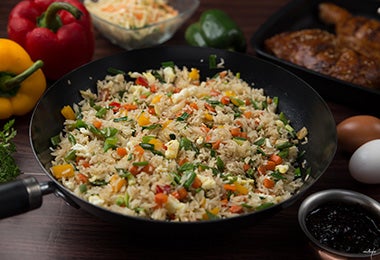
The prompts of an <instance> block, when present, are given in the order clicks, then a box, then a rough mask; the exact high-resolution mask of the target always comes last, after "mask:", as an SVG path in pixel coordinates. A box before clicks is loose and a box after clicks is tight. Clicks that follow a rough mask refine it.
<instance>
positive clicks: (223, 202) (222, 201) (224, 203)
mask: <svg viewBox="0 0 380 260" xmlns="http://www.w3.org/2000/svg"><path fill="white" fill-rule="evenodd" d="M227 203H228V200H227V199H226V198H224V199H222V200H220V204H222V205H224V206H225V205H227Z"/></svg>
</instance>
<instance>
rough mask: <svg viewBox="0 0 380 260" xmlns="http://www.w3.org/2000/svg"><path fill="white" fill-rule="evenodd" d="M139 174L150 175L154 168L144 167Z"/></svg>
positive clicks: (149, 165)
mask: <svg viewBox="0 0 380 260" xmlns="http://www.w3.org/2000/svg"><path fill="white" fill-rule="evenodd" d="M141 172H145V173H147V174H152V173H153V172H154V167H153V165H151V164H148V165H145V166H144V167H143V168H142V169H141Z"/></svg>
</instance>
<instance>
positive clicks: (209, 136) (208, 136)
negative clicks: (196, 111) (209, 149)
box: [205, 135, 211, 143]
mask: <svg viewBox="0 0 380 260" xmlns="http://www.w3.org/2000/svg"><path fill="white" fill-rule="evenodd" d="M210 141H211V135H206V137H205V142H206V143H208V142H210Z"/></svg>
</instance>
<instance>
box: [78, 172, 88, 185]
mask: <svg viewBox="0 0 380 260" xmlns="http://www.w3.org/2000/svg"><path fill="white" fill-rule="evenodd" d="M75 179H76V180H77V182H79V183H87V181H88V177H87V176H86V175H84V174H83V173H78V174H77V175H76V176H75Z"/></svg>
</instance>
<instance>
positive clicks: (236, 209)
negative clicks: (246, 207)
mask: <svg viewBox="0 0 380 260" xmlns="http://www.w3.org/2000/svg"><path fill="white" fill-rule="evenodd" d="M229 210H230V212H231V213H241V212H243V207H242V206H240V205H232V206H231V207H230V209H229Z"/></svg>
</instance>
